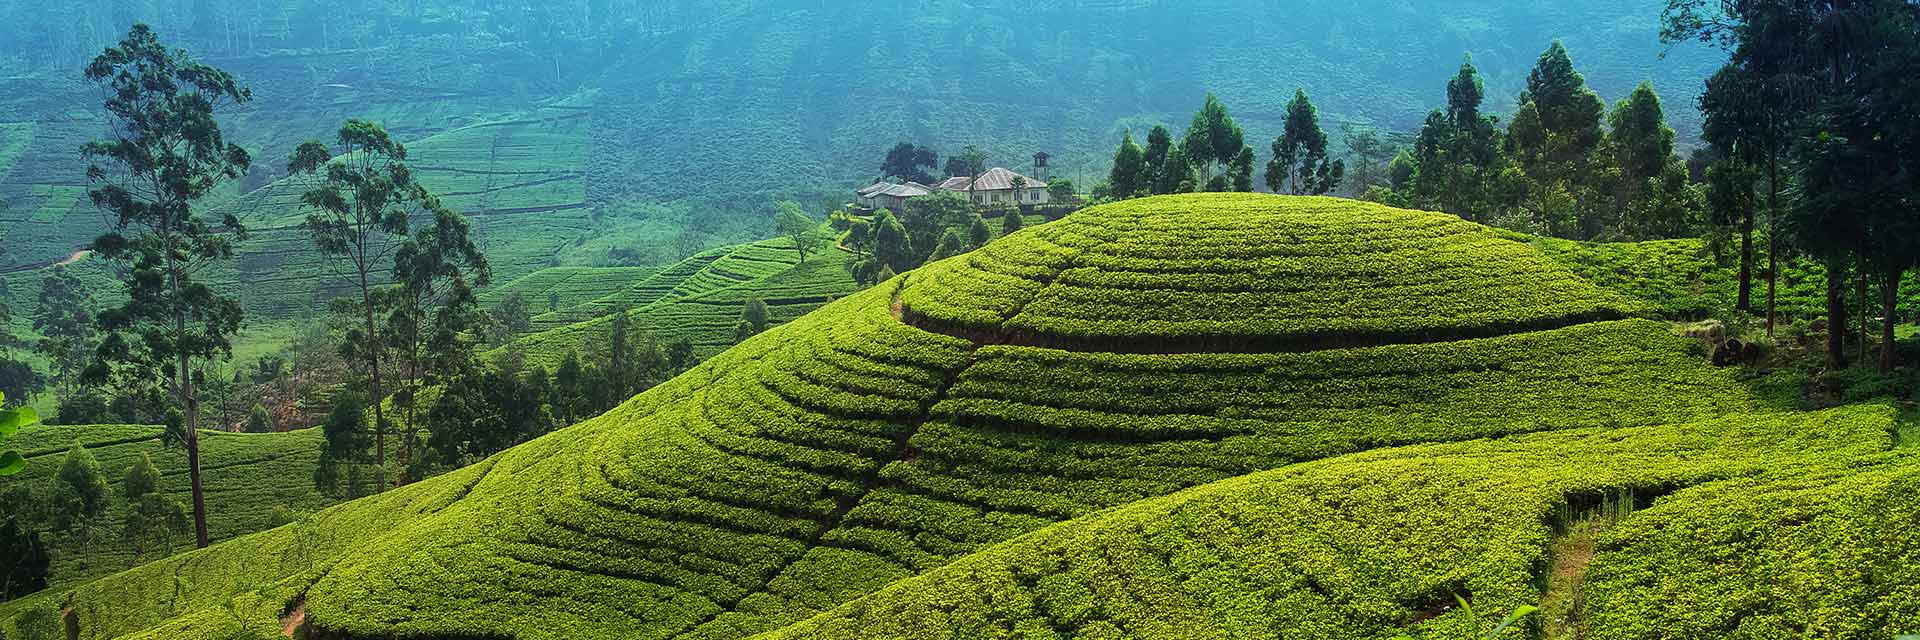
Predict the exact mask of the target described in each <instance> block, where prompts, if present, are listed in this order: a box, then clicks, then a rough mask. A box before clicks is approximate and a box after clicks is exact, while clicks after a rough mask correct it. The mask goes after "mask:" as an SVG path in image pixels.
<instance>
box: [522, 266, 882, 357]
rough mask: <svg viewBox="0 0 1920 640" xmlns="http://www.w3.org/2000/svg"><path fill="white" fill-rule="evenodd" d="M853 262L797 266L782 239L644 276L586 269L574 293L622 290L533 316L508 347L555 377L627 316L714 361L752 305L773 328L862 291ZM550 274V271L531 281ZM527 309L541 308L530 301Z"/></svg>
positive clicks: (637, 325)
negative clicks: (762, 306) (757, 304)
mask: <svg viewBox="0 0 1920 640" xmlns="http://www.w3.org/2000/svg"><path fill="white" fill-rule="evenodd" d="M851 260H852V256H851V255H849V254H847V253H845V252H842V251H835V250H815V251H813V252H811V253H809V254H808V255H807V261H806V262H800V254H799V252H797V251H794V249H793V243H792V242H790V241H788V240H785V239H780V240H763V241H760V242H754V243H749V244H742V245H735V246H730V247H721V248H718V249H712V250H709V251H705V252H702V253H700V254H698V255H695V256H692V257H689V258H687V259H685V260H682V261H680V262H678V263H676V264H674V265H672V266H669V267H667V268H666V269H662V270H658V271H655V272H652V273H649V274H646V275H645V276H644V277H640V276H633V275H620V274H618V273H611V272H610V271H611V270H606V269H597V270H583V271H582V273H581V275H580V276H578V277H576V278H574V279H569V280H568V281H567V282H569V283H576V282H579V283H581V284H578V285H570V286H575V287H584V286H587V285H586V284H585V282H582V281H591V282H595V283H597V285H596V286H606V285H608V284H624V286H619V287H617V288H613V289H611V291H610V292H608V293H607V294H605V295H602V296H600V297H597V298H594V299H592V300H588V301H585V302H582V303H579V304H575V305H571V306H567V307H564V308H562V309H560V310H558V311H553V312H548V313H542V314H539V315H536V316H534V318H533V327H534V330H535V333H532V334H529V335H527V336H524V337H521V338H520V339H518V340H516V341H515V342H514V343H513V344H512V345H511V347H510V348H514V349H519V350H521V351H522V352H523V353H524V354H525V357H526V362H527V363H529V364H533V365H538V366H542V367H546V368H547V369H549V370H551V369H554V368H557V367H558V366H559V365H560V362H561V360H563V359H565V358H566V356H567V353H568V352H570V351H571V352H577V353H579V354H581V355H582V356H587V355H591V354H594V353H597V352H598V350H599V349H602V348H604V345H605V343H606V338H607V334H608V331H610V329H611V327H612V324H613V318H612V316H613V314H616V313H621V312H625V313H627V314H628V318H629V319H630V320H632V322H633V326H634V328H635V329H636V330H638V331H644V332H646V333H649V334H651V335H653V336H654V338H655V339H657V340H660V341H661V342H671V341H674V340H680V339H685V340H687V341H689V342H691V343H692V344H693V347H694V353H695V354H696V355H697V356H699V357H701V358H706V357H710V356H712V355H714V354H717V353H719V352H720V351H722V350H725V349H726V348H727V347H730V346H732V345H733V343H734V342H735V337H734V327H735V325H737V324H738V323H739V322H740V317H741V312H742V310H744V309H745V307H746V305H747V302H748V301H749V300H760V301H762V302H765V303H766V304H767V310H768V311H769V316H770V317H769V319H770V321H771V323H772V324H780V323H785V322H789V321H792V320H793V319H795V318H798V317H800V316H802V315H805V314H807V313H808V312H810V311H813V310H814V309H817V308H819V307H820V306H821V305H824V304H826V303H828V302H831V301H833V300H834V299H836V298H840V297H844V296H846V295H849V294H852V293H854V292H855V291H858V290H860V286H859V284H858V283H856V282H854V280H853V272H852V271H851V270H850V269H849V268H848V263H849V262H850V261H851ZM548 271H553V270H552V269H549V270H545V271H541V272H536V273H535V274H534V275H533V276H529V279H531V278H534V277H539V276H542V274H545V273H547V272H548ZM516 284H517V283H516ZM528 302H529V304H536V303H534V301H533V299H532V298H529V299H528ZM537 304H544V302H540V303H537Z"/></svg>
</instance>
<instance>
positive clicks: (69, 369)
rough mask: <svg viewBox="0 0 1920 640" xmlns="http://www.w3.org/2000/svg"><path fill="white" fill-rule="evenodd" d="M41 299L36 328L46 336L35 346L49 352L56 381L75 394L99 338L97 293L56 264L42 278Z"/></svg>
mask: <svg viewBox="0 0 1920 640" xmlns="http://www.w3.org/2000/svg"><path fill="white" fill-rule="evenodd" d="M37 301H38V305H37V306H38V309H37V311H36V312H35V313H34V316H33V330H34V331H37V332H39V333H40V335H41V336H42V337H41V339H40V343H39V344H38V345H35V350H36V351H38V352H40V354H41V355H43V356H46V358H47V361H48V362H49V363H50V364H51V365H52V368H53V374H54V378H55V382H56V384H58V385H59V386H60V388H61V390H62V391H63V392H64V393H66V394H68V395H71V394H72V393H73V392H74V390H75V389H77V388H78V386H79V382H80V374H81V373H82V372H83V371H85V370H86V368H87V364H88V359H89V357H90V354H91V353H92V351H93V348H94V340H95V339H96V334H97V331H96V330H95V328H94V317H93V310H94V302H93V296H92V295H91V294H90V293H88V292H87V288H86V285H83V284H81V283H80V279H79V278H76V277H74V275H73V273H71V272H69V271H67V268H66V267H64V266H58V265H56V266H54V267H53V269H52V271H50V272H48V274H47V277H46V279H45V280H43V281H42V282H41V284H40V295H39V296H38V298H37Z"/></svg>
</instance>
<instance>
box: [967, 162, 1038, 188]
mask: <svg viewBox="0 0 1920 640" xmlns="http://www.w3.org/2000/svg"><path fill="white" fill-rule="evenodd" d="M1016 177H1019V178H1025V179H1026V181H1027V188H1028V189H1045V188H1047V183H1045V182H1041V181H1039V180H1035V179H1033V178H1028V177H1026V176H1023V175H1020V174H1018V173H1014V172H1012V171H1008V170H1006V169H1004V168H1001V167H994V168H992V169H988V170H987V172H986V173H982V174H980V177H979V178H976V179H974V181H973V186H972V189H974V190H976V191H1005V190H1008V189H1012V188H1013V179H1014V178H1016Z"/></svg>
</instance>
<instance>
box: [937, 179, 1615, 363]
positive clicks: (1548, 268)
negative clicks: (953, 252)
mask: <svg viewBox="0 0 1920 640" xmlns="http://www.w3.org/2000/svg"><path fill="white" fill-rule="evenodd" d="M900 301H901V307H902V309H903V311H904V313H905V314H906V317H907V318H909V320H910V321H911V322H913V323H914V324H916V325H917V326H922V327H925V328H929V329H933V330H938V331H945V332H949V333H952V332H959V331H969V332H983V333H982V335H984V336H988V337H989V339H993V340H996V341H1000V342H1010V343H1020V344H1035V345H1058V346H1071V347H1075V348H1085V349H1093V350H1119V351H1134V350H1174V351H1256V352H1258V351H1305V350H1313V349H1322V348H1329V347H1339V346H1364V345H1370V344H1385V343H1400V342H1435V341H1443V340H1454V339H1461V338H1469V337H1484V336H1491V335H1500V334H1505V333H1513V332H1517V331H1525V330H1538V329H1550V328H1557V327H1563V326H1568V325H1572V324H1578V323H1581V322H1588V321H1594V320H1603V319H1617V318H1622V317H1626V316H1628V315H1631V314H1632V313H1633V312H1634V311H1635V310H1636V309H1638V308H1639V305H1638V304H1636V303H1633V302H1630V301H1628V300H1627V299H1625V298H1622V297H1620V296H1619V295H1617V294H1614V293H1612V292H1609V291H1606V290H1603V289H1600V288H1599V287H1597V286H1595V285H1594V284H1592V283H1590V282H1587V281H1585V280H1583V279H1581V278H1579V277H1578V276H1575V275H1574V274H1573V273H1572V272H1570V271H1568V270H1566V269H1565V268H1562V267H1560V266H1558V265H1556V264H1555V263H1554V262H1553V261H1551V260H1550V259H1548V258H1547V257H1546V256H1545V255H1543V254H1541V253H1540V252H1539V251H1537V250H1535V249H1533V248H1532V247H1530V246H1528V245H1526V244H1523V243H1520V242H1515V241H1513V240H1511V239H1510V238H1508V237H1506V236H1503V235H1502V234H1500V233H1499V232H1496V231H1494V230H1493V229H1490V228H1488V227H1484V226H1481V225H1478V224H1474V223H1471V222H1467V221H1465V220H1461V219H1460V218H1458V217H1456V216H1452V215H1447V214H1441V213H1432V212H1426V211H1409V210H1404V209H1394V208H1390V207H1386V206H1382V205H1377V204H1372V203H1363V202H1356V201H1353V200H1344V199H1339V198H1324V197H1286V196H1267V195H1254V194H1237V193H1236V194H1197V195H1184V196H1163V197H1157V198H1145V199H1139V200H1128V201H1124V202H1120V203H1115V204H1109V205H1104V206H1099V207H1094V208H1091V209H1088V210H1086V211H1083V212H1081V213H1078V214H1075V215H1073V216H1070V217H1068V218H1067V219H1064V220H1061V221H1059V222H1056V223H1053V224H1049V225H1045V226H1044V227H1041V228H1038V229H1035V230H1033V231H1032V232H1029V233H1024V234H1020V235H1017V236H1014V237H1010V238H1007V239H1005V240H1003V241H1001V242H996V243H994V244H992V245H990V246H988V247H986V248H984V249H982V250H980V251H976V252H974V253H972V254H968V255H967V256H965V257H961V258H955V259H953V260H949V261H946V262H943V263H940V264H937V265H932V266H929V267H927V268H924V269H921V270H919V271H918V272H916V273H915V274H914V275H913V276H912V277H910V278H909V279H908V280H907V282H906V285H905V286H904V287H903V288H902V291H901V295H900Z"/></svg>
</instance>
